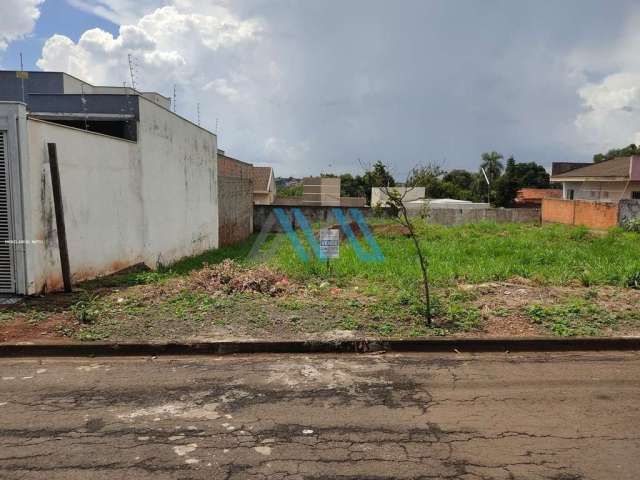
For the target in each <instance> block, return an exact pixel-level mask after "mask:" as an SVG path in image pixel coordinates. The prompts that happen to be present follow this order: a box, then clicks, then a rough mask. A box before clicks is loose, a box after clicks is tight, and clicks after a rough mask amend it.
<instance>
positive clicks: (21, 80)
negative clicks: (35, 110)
mask: <svg viewBox="0 0 640 480" xmlns="http://www.w3.org/2000/svg"><path fill="white" fill-rule="evenodd" d="M25 76H26V75H25V74H24V66H23V65H22V52H20V83H21V84H22V103H26V102H25V101H24V77H25Z"/></svg>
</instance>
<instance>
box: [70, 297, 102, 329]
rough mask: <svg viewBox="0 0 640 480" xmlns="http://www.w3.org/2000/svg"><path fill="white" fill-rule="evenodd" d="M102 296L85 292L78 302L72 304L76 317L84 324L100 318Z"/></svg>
mask: <svg viewBox="0 0 640 480" xmlns="http://www.w3.org/2000/svg"><path fill="white" fill-rule="evenodd" d="M101 307H102V306H101V302H100V297H98V295H95V294H91V293H88V294H83V295H82V296H81V298H80V300H78V301H77V302H76V303H74V304H73V305H71V313H72V314H73V316H74V318H75V319H76V320H78V321H79V322H80V323H82V324H84V325H91V324H93V323H95V322H96V321H97V320H98V317H99V315H100V313H101V312H102V308H101Z"/></svg>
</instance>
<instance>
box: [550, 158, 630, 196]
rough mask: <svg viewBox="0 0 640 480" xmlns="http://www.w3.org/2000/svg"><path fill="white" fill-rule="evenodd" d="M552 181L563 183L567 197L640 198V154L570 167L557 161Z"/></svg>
mask: <svg viewBox="0 0 640 480" xmlns="http://www.w3.org/2000/svg"><path fill="white" fill-rule="evenodd" d="M569 165H571V164H569ZM578 165H580V164H578ZM551 181H552V182H558V183H562V198H563V199H565V200H590V201H598V202H618V201H620V200H623V199H640V157H638V156H632V157H617V158H613V159H611V160H606V161H604V162H599V163H591V164H582V165H581V166H578V167H577V168H569V169H567V168H566V164H557V163H554V164H553V167H552V174H551Z"/></svg>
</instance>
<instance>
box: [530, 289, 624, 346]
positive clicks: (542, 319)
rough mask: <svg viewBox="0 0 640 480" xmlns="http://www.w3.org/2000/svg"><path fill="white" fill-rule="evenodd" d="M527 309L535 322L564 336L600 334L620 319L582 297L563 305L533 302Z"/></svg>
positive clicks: (555, 333)
mask: <svg viewBox="0 0 640 480" xmlns="http://www.w3.org/2000/svg"><path fill="white" fill-rule="evenodd" d="M525 310H526V313H527V314H528V315H529V317H531V319H532V320H533V321H534V322H535V323H538V324H540V325H543V326H544V327H545V328H547V329H548V330H549V331H551V332H552V333H553V334H554V335H559V336H563V337H570V336H593V335H599V334H602V331H603V329H605V328H609V327H612V326H614V325H615V324H616V323H617V321H618V318H617V317H616V315H614V314H612V313H610V312H607V311H605V310H604V309H603V308H602V307H600V306H598V305H596V304H594V303H591V302H589V301H587V300H584V299H580V298H574V299H571V300H569V301H568V302H567V303H565V304H561V305H552V306H543V305H540V304H533V305H529V306H527V307H526V308H525Z"/></svg>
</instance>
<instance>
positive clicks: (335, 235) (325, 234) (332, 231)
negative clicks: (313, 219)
mask: <svg viewBox="0 0 640 480" xmlns="http://www.w3.org/2000/svg"><path fill="white" fill-rule="evenodd" d="M320 252H322V254H323V255H324V257H325V258H338V257H339V256H340V230H338V229H337V228H323V229H322V230H320Z"/></svg>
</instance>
